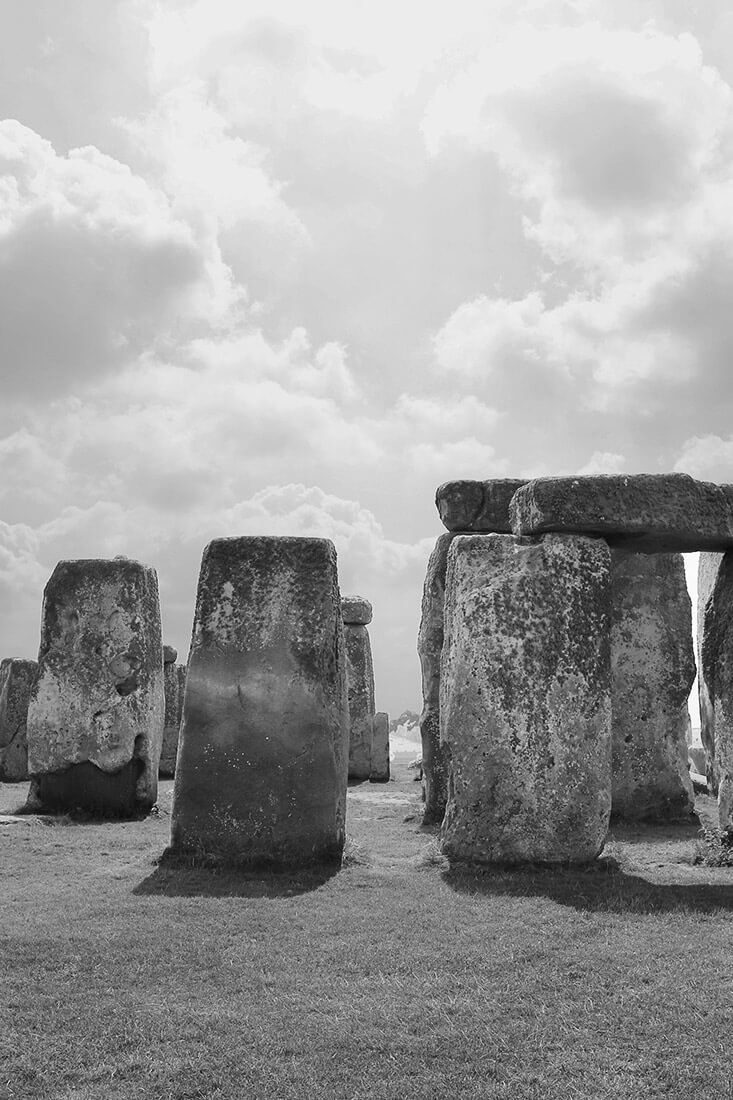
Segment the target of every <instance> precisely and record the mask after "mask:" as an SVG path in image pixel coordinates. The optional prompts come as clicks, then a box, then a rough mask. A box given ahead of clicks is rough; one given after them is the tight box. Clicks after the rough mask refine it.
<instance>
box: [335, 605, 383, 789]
mask: <svg viewBox="0 0 733 1100" xmlns="http://www.w3.org/2000/svg"><path fill="white" fill-rule="evenodd" d="M341 613H342V616H343V620H344V637H345V640H346V679H347V683H348V685H349V724H350V734H349V779H369V777H370V776H371V774H372V737H373V726H374V709H375V708H374V666H373V664H372V647H371V643H370V641H369V631H368V630H367V627H368V625H369V623H370V622H371V621H372V605H371V604H370V603H369V600H365V599H364V598H363V597H362V596H344V597H343V599H342V600H341Z"/></svg>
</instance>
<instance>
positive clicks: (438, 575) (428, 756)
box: [417, 490, 455, 825]
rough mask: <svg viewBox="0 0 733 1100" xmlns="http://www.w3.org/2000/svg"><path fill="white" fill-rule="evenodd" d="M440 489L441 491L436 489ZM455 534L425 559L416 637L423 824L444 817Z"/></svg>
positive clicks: (443, 540)
mask: <svg viewBox="0 0 733 1100" xmlns="http://www.w3.org/2000/svg"><path fill="white" fill-rule="evenodd" d="M438 492H440V490H438ZM454 538H455V536H454V535H453V534H446V535H441V536H440V538H439V539H438V540H437V541H436V543H435V547H434V548H433V552H432V553H431V555H430V559H429V561H428V567H427V571H426V574H425V583H424V585H423V593H422V614H421V617H420V629H419V631H418V636H417V653H418V657H419V658H420V670H421V672H422V701H423V705H422V711H421V713H420V740H421V741H422V768H423V775H424V777H425V808H424V810H423V824H424V825H434V824H439V823H440V822H441V821H442V820H443V814H444V813H445V804H446V801H447V799H448V773H449V770H450V750H449V746H448V744H447V743H441V740H440V658H441V653H442V651H443V634H444V629H443V615H444V611H445V576H446V571H447V568H448V551H449V550H450V545H451V543H452V541H453V539H454Z"/></svg>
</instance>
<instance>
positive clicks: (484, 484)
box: [435, 477, 526, 534]
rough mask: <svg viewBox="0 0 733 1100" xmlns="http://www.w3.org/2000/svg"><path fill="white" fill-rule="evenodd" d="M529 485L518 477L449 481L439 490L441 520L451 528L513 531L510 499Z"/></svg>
mask: <svg viewBox="0 0 733 1100" xmlns="http://www.w3.org/2000/svg"><path fill="white" fill-rule="evenodd" d="M524 484H526V481H523V480H521V479H518V478H509V477H507V478H494V479H493V480H489V481H446V482H445V483H444V484H443V485H439V486H438V489H437V490H436V493H435V506H436V508H437V509H438V514H439V516H440V520H441V523H442V524H443V526H444V527H447V528H448V530H449V531H487V532H488V531H496V532H499V533H503V534H509V533H510V532H511V529H512V525H511V521H510V519H509V502H510V500H511V499H512V497H513V496H514V494H515V493H516V491H517V489H519V488H521V486H522V485H524Z"/></svg>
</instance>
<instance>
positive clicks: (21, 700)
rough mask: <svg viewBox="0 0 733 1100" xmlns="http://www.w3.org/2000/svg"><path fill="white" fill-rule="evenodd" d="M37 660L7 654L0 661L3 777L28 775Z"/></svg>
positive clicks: (0, 767)
mask: <svg viewBox="0 0 733 1100" xmlns="http://www.w3.org/2000/svg"><path fill="white" fill-rule="evenodd" d="M37 672H38V662H37V661H25V660H16V659H14V658H12V657H6V658H5V659H4V660H3V661H1V662H0V780H2V781H4V782H5V783H21V782H23V781H24V780H26V779H28V738H27V730H26V727H27V722H28V704H29V702H30V697H31V687H32V686H33V681H34V680H35V678H36V674H37Z"/></svg>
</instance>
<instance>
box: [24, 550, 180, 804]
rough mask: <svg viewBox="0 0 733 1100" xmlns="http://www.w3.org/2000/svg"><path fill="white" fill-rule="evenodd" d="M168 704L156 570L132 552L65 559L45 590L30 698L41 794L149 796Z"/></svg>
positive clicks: (31, 765) (70, 800)
mask: <svg viewBox="0 0 733 1100" xmlns="http://www.w3.org/2000/svg"><path fill="white" fill-rule="evenodd" d="M163 709H164V699H163V654H162V640H161V628H160V606H159V600H158V580H157V576H156V573H155V570H154V569H151V568H150V567H149V566H146V565H142V564H141V563H140V562H136V561H132V560H130V559H127V558H116V559H114V560H113V561H106V560H94V559H93V560H78V561H62V562H59V564H58V565H57V566H56V568H55V569H54V571H53V574H52V576H51V578H50V580H49V582H48V584H47V585H46V589H45V592H44V600H43V613H42V626H41V643H40V649H39V656H38V675H37V678H36V680H35V683H34V686H33V689H32V692H31V697H30V702H29V707H28V771H29V773H30V775H31V776H32V777H33V779H34V788H35V791H36V794H37V795H38V796H39V797H40V801H41V804H42V805H47V806H48V807H50V808H69V809H73V808H75V807H83V808H87V809H91V810H101V811H106V810H112V811H114V812H130V813H134V812H140V811H141V810H144V809H146V808H149V807H150V806H152V805H153V804H154V803H155V800H156V798H157V790H158V759H159V757H160V747H161V740H162V734H163ZM96 773H99V774H96Z"/></svg>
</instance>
